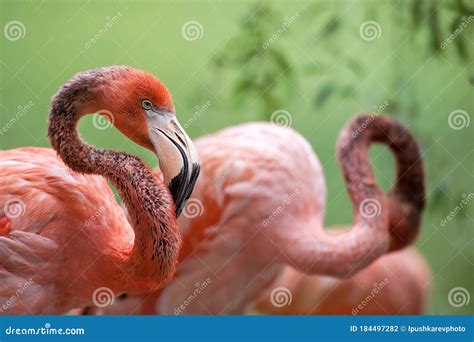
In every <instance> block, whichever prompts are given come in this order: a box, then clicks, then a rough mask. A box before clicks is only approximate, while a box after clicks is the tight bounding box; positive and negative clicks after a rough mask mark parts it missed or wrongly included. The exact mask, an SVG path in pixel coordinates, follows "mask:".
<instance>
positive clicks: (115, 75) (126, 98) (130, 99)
mask: <svg viewBox="0 0 474 342" xmlns="http://www.w3.org/2000/svg"><path fill="white" fill-rule="evenodd" d="M105 85H106V86H105ZM104 88H105V89H102V90H103V91H101V92H100V93H101V94H102V96H101V97H102V98H103V101H101V102H102V103H104V104H107V105H108V106H107V108H110V109H111V110H110V111H108V110H106V111H105V115H106V116H110V115H112V117H109V119H111V121H112V122H113V124H114V126H115V127H116V128H117V129H118V130H119V131H121V132H122V133H123V134H125V135H126V136H127V137H128V138H129V139H131V140H132V141H134V142H135V143H137V144H139V145H141V146H143V147H145V148H147V149H149V150H151V151H152V152H154V153H155V154H156V156H157V157H158V160H159V166H160V170H161V172H162V173H163V178H164V181H165V183H166V184H167V185H168V187H169V189H170V191H171V193H172V195H173V200H174V202H175V205H176V216H179V214H180V213H181V211H182V209H183V207H184V205H185V203H186V201H187V200H188V198H189V197H190V195H191V192H192V190H193V188H194V185H195V183H196V180H197V177H198V175H199V170H200V166H199V160H198V155H197V151H196V148H195V147H194V144H193V142H192V141H191V139H190V138H189V136H188V135H187V134H186V132H185V131H184V129H183V128H182V127H181V125H180V124H179V122H178V120H177V118H176V113H175V108H174V105H173V101H172V98H171V94H170V93H169V91H168V89H166V87H165V86H164V85H163V84H162V83H161V81H160V80H158V79H157V78H156V77H154V76H153V75H151V74H149V73H147V72H144V71H141V70H137V69H134V68H131V67H114V72H110V73H108V80H107V82H106V83H105V84H104ZM111 98H113V99H114V101H110V99H111ZM111 102H112V104H111ZM99 113H101V111H99ZM102 114H104V113H103V112H102Z"/></svg>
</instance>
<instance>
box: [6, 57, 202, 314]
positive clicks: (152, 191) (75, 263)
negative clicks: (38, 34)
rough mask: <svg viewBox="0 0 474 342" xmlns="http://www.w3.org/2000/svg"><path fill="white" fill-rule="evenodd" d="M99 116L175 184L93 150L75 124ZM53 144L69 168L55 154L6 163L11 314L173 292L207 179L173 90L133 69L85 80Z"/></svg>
mask: <svg viewBox="0 0 474 342" xmlns="http://www.w3.org/2000/svg"><path fill="white" fill-rule="evenodd" d="M94 112H99V113H102V114H103V115H107V116H108V118H109V119H110V120H111V121H112V122H113V124H114V125H115V127H116V128H117V129H119V130H120V131H121V132H122V133H123V134H124V135H125V136H127V137H128V138H130V139H131V140H133V141H134V142H135V143H137V144H139V145H141V146H144V147H146V148H148V149H150V150H152V151H154V152H155V153H156V155H157V156H158V158H159V163H160V169H161V171H162V173H163V177H164V182H163V181H162V180H160V178H159V177H158V175H157V174H155V173H154V172H153V171H152V170H151V169H150V168H149V167H148V166H147V165H146V164H145V163H143V162H142V161H141V160H140V159H139V158H137V157H135V156H132V155H129V154H126V153H122V152H117V151H112V150H102V149H98V148H96V147H94V146H91V145H88V144H86V143H85V142H83V141H82V139H81V138H80V137H79V135H78V133H77V131H76V124H77V122H78V121H79V120H80V118H81V117H83V116H84V115H86V114H88V113H94ZM48 136H49V139H50V142H51V144H52V146H53V148H54V150H56V152H57V154H58V155H59V157H60V159H59V158H58V157H56V153H55V152H54V151H53V150H50V149H45V148H33V147H30V148H19V149H14V150H8V151H1V152H0V208H1V209H3V210H2V211H1V212H0V305H1V306H0V309H1V313H8V314H24V313H28V314H59V313H64V312H66V311H68V310H70V309H72V308H76V307H83V306H86V305H91V304H93V303H97V302H101V301H104V300H105V299H106V300H108V301H112V300H113V296H114V295H116V294H120V293H123V292H127V293H130V292H132V293H144V292H150V291H153V290H156V289H157V288H158V287H160V286H162V285H163V284H164V283H165V282H166V281H168V280H169V279H170V278H171V277H172V275H173V274H174V272H175V266H176V262H177V258H178V252H179V248H180V245H181V239H180V234H179V230H178V227H177V223H176V215H179V213H180V211H181V209H182V206H183V203H184V202H185V201H186V199H187V198H188V197H189V194H190V193H191V191H192V188H193V186H194V182H195V181H196V178H197V175H198V172H199V165H198V161H197V154H196V151H195V147H194V145H193V144H192V142H191V140H190V139H189V137H188V136H187V135H186V133H185V132H184V130H183V129H182V128H181V127H180V125H179V123H178V121H177V120H176V116H175V113H174V106H173V103H172V100H171V95H170V94H169V92H168V90H167V89H166V88H165V87H164V86H163V84H162V83H161V82H160V81H159V80H158V79H156V78H155V77H154V76H152V75H150V74H148V73H146V72H144V71H140V70H136V69H133V68H131V67H127V66H114V67H107V68H99V69H95V70H92V71H87V72H82V73H79V74H77V75H76V76H74V77H73V78H72V79H71V80H70V81H69V82H67V83H66V84H65V85H63V86H62V87H61V89H60V90H59V91H58V93H57V94H56V95H55V96H54V97H53V99H52V103H51V110H50V116H49V127H48ZM101 176H102V177H101ZM104 178H105V179H106V180H108V181H110V182H111V183H112V184H113V185H114V186H115V187H116V188H117V190H118V192H119V193H120V196H121V198H122V199H123V201H124V203H125V206H126V208H127V210H128V214H129V216H130V223H128V221H127V219H126V217H125V214H124V212H123V210H122V209H121V208H120V206H119V205H118V204H117V202H116V201H115V198H114V196H113V194H112V191H111V190H110V189H109V188H108V186H107V183H106V181H105V179H104ZM168 187H169V188H168ZM170 190H171V193H170ZM173 200H174V203H173ZM104 296H105V297H104ZM107 296H109V297H110V298H107Z"/></svg>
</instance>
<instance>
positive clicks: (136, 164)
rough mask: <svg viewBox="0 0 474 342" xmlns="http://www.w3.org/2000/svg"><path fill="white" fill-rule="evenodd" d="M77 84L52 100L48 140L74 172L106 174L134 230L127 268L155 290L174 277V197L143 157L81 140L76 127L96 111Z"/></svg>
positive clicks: (176, 246)
mask: <svg viewBox="0 0 474 342" xmlns="http://www.w3.org/2000/svg"><path fill="white" fill-rule="evenodd" d="M79 81H84V80H82V79H79V80H78V79H73V80H72V81H70V82H69V83H68V84H66V85H65V86H63V88H61V89H60V91H59V92H58V93H57V94H56V96H55V97H54V99H53V102H52V105H51V111H50V118H49V130H48V136H49V139H50V141H51V144H52V146H53V148H54V149H55V150H56V151H57V152H58V154H59V156H60V157H61V158H62V159H63V161H64V162H65V164H66V165H68V166H69V167H70V168H71V169H73V170H74V171H77V172H80V173H85V174H98V175H101V176H104V177H105V178H107V179H108V180H109V181H110V182H111V183H112V184H113V185H114V186H115V187H116V188H117V190H118V192H119V193H120V196H121V198H122V200H123V202H124V204H125V206H126V207H127V210H128V212H129V214H130V220H131V225H132V227H133V229H134V231H135V241H134V245H133V248H132V250H131V251H130V250H128V251H123V253H124V255H125V260H124V261H123V264H124V268H125V270H126V271H127V272H130V274H131V276H132V278H133V279H136V280H137V283H139V284H142V285H141V286H142V287H143V288H147V289H149V288H153V289H154V288H156V287H158V286H159V285H160V284H162V283H163V282H164V281H166V280H168V279H169V278H170V277H171V276H172V275H173V273H174V271H175V266H176V263H177V258H178V251H179V247H180V244H181V240H180V236H179V231H178V227H177V223H176V217H175V214H174V205H173V200H172V197H171V194H170V192H169V190H168V188H167V187H166V186H165V185H164V184H163V183H162V182H161V181H160V180H159V179H158V178H156V177H155V176H154V174H153V172H152V170H151V169H150V168H149V167H148V166H147V165H146V164H144V163H143V162H142V161H141V160H140V159H139V158H137V157H135V156H132V155H129V154H126V153H122V152H117V151H111V150H102V149H98V148H96V147H94V146H92V145H89V144H87V143H85V142H83V141H82V140H81V138H80V137H79V136H78V134H77V131H76V124H77V122H78V121H79V119H80V118H81V117H82V116H83V115H85V114H87V113H91V112H94V110H91V109H93V108H91V106H89V103H93V101H91V96H93V94H89V93H88V90H87V89H84V87H81V82H79ZM87 88H88V87H87ZM83 99H87V100H88V102H86V100H83Z"/></svg>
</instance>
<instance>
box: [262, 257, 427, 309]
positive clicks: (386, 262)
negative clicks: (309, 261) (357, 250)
mask: <svg viewBox="0 0 474 342" xmlns="http://www.w3.org/2000/svg"><path fill="white" fill-rule="evenodd" d="M431 279H432V278H431V271H430V268H429V266H428V265H427V263H426V261H425V259H424V258H423V256H421V255H420V254H419V253H418V252H417V251H416V250H415V249H413V248H405V249H402V250H399V251H395V252H392V253H388V254H385V255H383V256H382V257H380V259H378V260H376V261H375V262H373V263H372V264H370V265H369V266H367V267H366V268H364V269H363V270H361V271H360V272H358V273H356V274H355V275H354V276H352V277H351V278H346V279H338V278H334V277H327V276H317V275H306V274H304V273H302V272H299V271H297V270H295V269H294V268H292V267H290V266H287V267H285V269H284V271H283V272H282V273H281V275H280V276H279V277H278V279H277V280H276V281H275V282H274V283H273V284H272V287H271V288H269V289H268V290H267V291H266V293H264V294H263V295H262V296H261V298H260V300H259V301H258V303H257V305H256V306H255V308H254V309H255V310H257V311H258V312H260V313H264V314H273V315H420V314H423V313H424V312H425V310H426V307H427V305H428V304H429V297H430V293H431V288H430V287H431V286H430V282H431Z"/></svg>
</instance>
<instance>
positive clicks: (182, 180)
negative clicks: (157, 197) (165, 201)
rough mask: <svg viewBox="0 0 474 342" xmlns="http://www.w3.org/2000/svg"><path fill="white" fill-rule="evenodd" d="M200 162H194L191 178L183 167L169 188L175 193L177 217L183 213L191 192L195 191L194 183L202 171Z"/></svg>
mask: <svg viewBox="0 0 474 342" xmlns="http://www.w3.org/2000/svg"><path fill="white" fill-rule="evenodd" d="M200 169H201V168H200V166H199V164H193V166H192V170H191V176H190V177H189V180H188V179H187V178H188V177H187V175H188V173H187V172H186V171H185V168H183V169H181V171H180V172H179V174H178V175H177V176H176V177H174V178H173V179H172V180H171V182H170V184H169V189H170V191H171V194H172V195H173V201H174V203H175V206H176V211H175V213H176V218H178V217H179V215H181V212H182V211H183V209H184V207H185V205H186V202H187V200H188V199H189V197H191V193H192V192H193V189H194V185H195V184H196V181H197V178H198V176H199V172H200Z"/></svg>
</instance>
